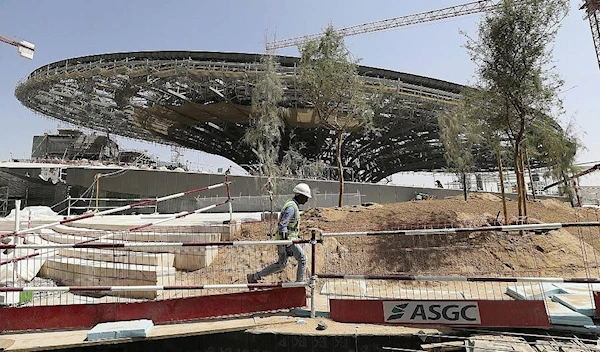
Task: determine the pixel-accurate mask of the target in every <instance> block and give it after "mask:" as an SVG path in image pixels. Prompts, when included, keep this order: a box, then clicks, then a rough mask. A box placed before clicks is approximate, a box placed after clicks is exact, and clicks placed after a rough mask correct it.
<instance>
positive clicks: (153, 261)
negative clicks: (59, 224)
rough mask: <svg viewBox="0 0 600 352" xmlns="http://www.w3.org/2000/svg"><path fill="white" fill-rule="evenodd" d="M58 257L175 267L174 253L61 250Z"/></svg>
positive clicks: (81, 249) (94, 249)
mask: <svg viewBox="0 0 600 352" xmlns="http://www.w3.org/2000/svg"><path fill="white" fill-rule="evenodd" d="M58 255H60V256H62V257H70V258H81V259H87V260H97V261H103V262H115V263H127V264H139V265H152V266H166V267H169V266H173V262H174V260H175V254H173V253H144V252H133V251H122V250H114V249H96V248H66V249H59V250H58Z"/></svg>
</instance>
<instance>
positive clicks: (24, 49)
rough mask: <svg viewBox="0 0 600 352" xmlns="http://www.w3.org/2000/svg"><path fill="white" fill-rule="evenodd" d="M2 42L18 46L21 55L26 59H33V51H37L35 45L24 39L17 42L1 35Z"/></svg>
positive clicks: (0, 40)
mask: <svg viewBox="0 0 600 352" xmlns="http://www.w3.org/2000/svg"><path fill="white" fill-rule="evenodd" d="M0 42H4V43H6V44H8V45H12V46H16V47H17V50H18V51H19V55H21V57H24V58H26V59H30V60H31V59H33V53H34V51H35V45H33V44H32V43H30V42H26V41H24V40H22V41H20V42H17V41H16V40H12V39H9V38H6V37H3V36H1V35H0Z"/></svg>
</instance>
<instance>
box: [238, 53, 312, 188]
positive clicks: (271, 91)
mask: <svg viewBox="0 0 600 352" xmlns="http://www.w3.org/2000/svg"><path fill="white" fill-rule="evenodd" d="M261 64H262V70H261V71H259V72H258V74H257V77H256V81H255V85H254V87H253V90H252V110H251V116H250V126H249V127H248V128H247V130H246V133H245V135H244V142H245V143H246V144H248V145H249V146H250V147H251V148H252V150H253V151H254V153H255V155H256V156H257V159H258V165H256V166H255V169H256V171H257V172H258V174H259V175H261V176H265V177H266V178H267V180H266V185H265V187H264V188H265V190H267V192H268V193H269V195H270V196H271V200H272V199H273V198H272V195H273V192H277V191H278V188H279V187H278V185H279V183H281V182H280V181H281V179H280V178H281V177H283V176H287V177H300V178H313V177H317V176H320V175H322V174H323V166H322V165H321V164H320V163H317V162H315V161H310V160H307V159H306V158H305V157H303V156H302V153H301V152H300V151H301V149H302V148H303V145H301V144H299V143H294V141H293V139H294V133H293V131H292V132H291V133H288V134H284V131H285V129H286V128H288V127H287V126H286V123H285V119H286V117H287V116H288V110H287V109H286V108H284V107H282V106H281V101H282V100H283V97H284V94H283V87H282V85H281V81H280V78H279V75H278V74H277V68H278V63H277V62H276V60H275V58H274V57H273V56H272V55H269V54H267V55H263V57H262V58H261ZM284 135H289V136H290V137H289V138H290V140H291V141H289V143H288V144H289V148H288V149H287V150H282V138H283V136H284ZM289 183H290V182H287V183H285V184H284V186H285V187H286V188H289V189H291V187H290V185H289ZM288 191H289V190H288Z"/></svg>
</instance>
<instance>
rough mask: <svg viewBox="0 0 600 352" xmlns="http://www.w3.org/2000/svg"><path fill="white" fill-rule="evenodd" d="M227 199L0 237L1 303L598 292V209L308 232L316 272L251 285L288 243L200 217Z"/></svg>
mask: <svg viewBox="0 0 600 352" xmlns="http://www.w3.org/2000/svg"><path fill="white" fill-rule="evenodd" d="M224 185H227V182H225V183H223V184H218V185H213V186H209V187H207V188H206V189H208V188H210V187H220V186H224ZM199 190H200V189H197V190H192V191H188V192H187V194H189V192H199ZM184 193H186V192H184ZM184 193H181V194H184ZM181 194H180V195H181ZM176 196H177V195H170V196H166V197H162V198H157V199H156V200H148V201H145V202H141V203H139V204H137V205H141V206H146V205H148V202H155V201H160V200H167V199H173V198H175V197H176ZM225 204H231V203H230V202H228V200H225V201H223V202H220V203H215V204H211V205H209V206H206V207H203V208H200V209H197V210H194V211H189V212H182V213H177V214H167V215H164V214H163V215H161V214H156V215H137V216H120V215H111V218H109V217H106V216H105V215H110V214H113V213H117V212H119V211H120V210H123V209H124V208H127V209H130V208H132V207H133V205H127V206H123V207H119V208H114V209H110V210H105V211H102V212H99V213H91V214H86V215H82V216H78V217H75V218H67V219H63V220H58V221H49V222H47V223H46V224H42V225H38V226H36V227H34V228H30V229H24V230H16V231H13V232H7V233H5V234H1V235H0V240H1V241H2V242H1V243H0V305H4V306H11V307H15V309H19V308H20V307H30V306H44V305H64V304H79V303H84V304H92V303H103V302H143V301H149V300H165V299H174V298H184V297H194V296H202V295H214V294H222V293H234V292H247V291H249V290H256V289H266V288H273V287H285V286H307V287H308V288H309V289H310V291H311V294H312V297H313V299H312V301H311V304H312V305H313V306H312V308H313V311H314V308H315V306H314V305H315V302H316V301H317V296H321V297H325V298H341V299H344V298H356V299H419V300H420V299H452V300H461V299H464V300H469V299H494V300H509V299H534V298H535V299H540V298H542V299H543V298H546V292H549V291H551V290H564V291H569V290H570V291H578V290H579V291H581V292H582V293H583V294H587V295H588V296H589V298H590V302H591V301H592V294H591V291H592V290H594V289H597V290H598V289H600V265H599V261H598V258H599V256H598V251H599V250H600V236H599V234H600V222H599V221H598V220H599V214H598V212H595V213H594V212H593V211H586V212H581V214H578V216H577V221H576V222H571V223H540V224H521V225H509V226H502V225H497V226H495V225H489V224H482V223H480V222H477V221H473V222H462V223H460V224H456V223H448V224H427V225H414V226H410V225H405V226H404V227H402V228H398V227H395V228H387V229H381V228H380V229H376V231H374V230H373V229H368V228H365V226H364V225H362V224H347V227H345V228H344V229H340V230H336V231H331V230H329V231H323V230H319V229H313V230H310V231H309V230H308V229H304V234H305V239H304V240H300V241H295V243H297V244H299V245H301V246H302V247H303V248H304V249H305V252H306V253H307V256H308V263H309V264H310V265H309V266H308V268H307V275H306V277H307V278H310V280H307V282H303V283H293V281H294V279H295V271H296V268H295V265H296V262H295V260H293V259H291V260H290V264H291V265H288V267H287V268H286V269H285V270H284V271H283V272H282V273H280V274H277V275H274V276H271V277H268V278H266V279H265V280H263V282H261V283H258V284H248V283H247V277H246V275H247V274H248V273H253V272H256V271H259V270H260V269H261V268H263V267H264V266H266V265H268V264H270V263H272V262H274V261H276V259H277V251H276V249H275V247H276V246H277V245H288V244H291V243H292V242H291V241H273V240H271V239H270V238H269V237H267V234H268V233H269V232H272V230H273V223H274V221H275V220H270V221H245V222H240V221H237V220H235V219H233V221H232V219H231V218H229V219H227V220H226V221H225V223H223V221H215V220H213V221H212V222H211V221H207V220H206V219H202V218H200V217H194V216H193V215H198V216H200V215H201V214H200V213H202V212H203V211H205V210H207V209H208V208H213V207H217V206H222V205H225ZM134 205H136V204H134ZM188 215H192V216H188ZM211 216H214V214H213V215H211ZM184 218H185V219H184ZM172 221H176V222H175V225H173V222H172ZM567 230H568V231H567ZM309 233H310V238H306V236H307V235H308V234H309Z"/></svg>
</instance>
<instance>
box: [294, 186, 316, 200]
mask: <svg viewBox="0 0 600 352" xmlns="http://www.w3.org/2000/svg"><path fill="white" fill-rule="evenodd" d="M294 193H296V194H303V195H305V196H307V197H308V198H312V196H311V194H310V187H308V185H307V184H306V183H299V184H297V185H296V187H294Z"/></svg>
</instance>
